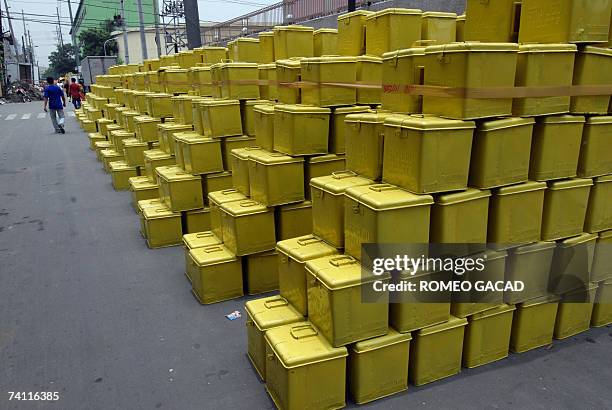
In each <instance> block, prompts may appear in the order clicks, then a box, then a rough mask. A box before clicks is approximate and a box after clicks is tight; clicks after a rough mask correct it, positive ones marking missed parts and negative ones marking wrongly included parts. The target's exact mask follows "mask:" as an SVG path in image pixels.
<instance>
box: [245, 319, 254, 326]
mask: <svg viewBox="0 0 612 410" xmlns="http://www.w3.org/2000/svg"><path fill="white" fill-rule="evenodd" d="M245 324H246V325H247V326H253V325H254V324H255V322H253V321H252V320H247V321H246V322H245Z"/></svg>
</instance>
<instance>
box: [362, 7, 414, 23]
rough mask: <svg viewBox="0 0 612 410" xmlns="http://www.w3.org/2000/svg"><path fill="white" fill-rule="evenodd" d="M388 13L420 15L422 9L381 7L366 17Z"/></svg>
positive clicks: (373, 17) (376, 16) (371, 17)
mask: <svg viewBox="0 0 612 410" xmlns="http://www.w3.org/2000/svg"><path fill="white" fill-rule="evenodd" d="M389 14H410V15H419V16H420V15H422V14H423V10H420V9H403V8H388V9H383V10H380V11H377V12H374V13H373V14H372V15H370V16H368V17H367V19H368V20H370V19H375V18H378V17H382V16H386V15H389Z"/></svg>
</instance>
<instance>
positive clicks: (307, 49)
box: [272, 25, 314, 60]
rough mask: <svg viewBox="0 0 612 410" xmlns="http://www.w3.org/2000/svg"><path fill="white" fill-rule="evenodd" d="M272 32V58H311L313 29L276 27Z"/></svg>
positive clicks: (295, 26)
mask: <svg viewBox="0 0 612 410" xmlns="http://www.w3.org/2000/svg"><path fill="white" fill-rule="evenodd" d="M272 31H273V32H274V58H275V59H276V60H282V59H285V58H291V57H312V56H313V53H314V40H313V37H314V29H313V28H312V27H305V26H297V25H293V26H276V27H274V28H273V29H272Z"/></svg>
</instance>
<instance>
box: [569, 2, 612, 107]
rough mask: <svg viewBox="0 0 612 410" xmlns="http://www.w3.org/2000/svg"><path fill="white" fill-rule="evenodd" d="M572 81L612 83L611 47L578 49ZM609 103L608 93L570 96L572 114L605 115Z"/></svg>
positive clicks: (594, 84) (579, 83)
mask: <svg viewBox="0 0 612 410" xmlns="http://www.w3.org/2000/svg"><path fill="white" fill-rule="evenodd" d="M594 3H595V2H594ZM596 3H602V2H596ZM573 83H574V85H578V86H580V85H587V86H597V85H601V86H609V85H610V84H612V49H608V48H600V47H593V46H586V47H585V48H584V49H582V50H580V52H578V53H577V54H576V61H575V63H574V80H573ZM609 103H610V95H609V93H603V95H594V96H589V95H587V96H578V97H572V98H571V104H570V111H571V112H572V113H574V114H598V115H606V114H607V113H608V106H609Z"/></svg>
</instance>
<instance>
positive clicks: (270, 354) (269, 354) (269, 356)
mask: <svg viewBox="0 0 612 410" xmlns="http://www.w3.org/2000/svg"><path fill="white" fill-rule="evenodd" d="M266 356H267V358H268V361H270V362H271V361H272V360H274V354H272V353H268V354H267V355H266Z"/></svg>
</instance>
